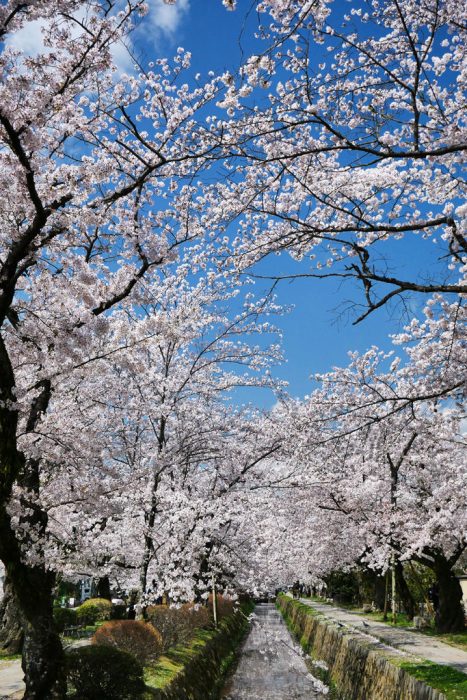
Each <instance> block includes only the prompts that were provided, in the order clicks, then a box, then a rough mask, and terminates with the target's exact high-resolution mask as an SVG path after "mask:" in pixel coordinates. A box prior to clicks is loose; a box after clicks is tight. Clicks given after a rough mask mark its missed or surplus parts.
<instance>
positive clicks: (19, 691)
mask: <svg viewBox="0 0 467 700" xmlns="http://www.w3.org/2000/svg"><path fill="white" fill-rule="evenodd" d="M89 643H90V642H89V639H81V640H79V641H77V642H72V644H70V645H67V646H72V647H82V646H86V645H87V644H89ZM23 675H24V674H23V669H22V668H21V659H13V660H12V661H7V660H6V659H4V660H0V700H21V698H22V697H23V694H24V689H25V685H24V681H23Z"/></svg>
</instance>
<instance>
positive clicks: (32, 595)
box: [0, 509, 66, 700]
mask: <svg viewBox="0 0 467 700" xmlns="http://www.w3.org/2000/svg"><path fill="white" fill-rule="evenodd" d="M0 532H1V540H0V555H1V558H2V561H3V562H4V564H5V568H6V574H7V576H8V578H9V579H10V582H11V586H12V587H13V590H14V594H15V598H16V602H17V605H18V608H19V611H20V617H21V624H22V627H23V630H24V644H23V661H22V667H23V671H24V674H25V683H26V692H25V694H24V700H63V698H65V693H66V681H65V670H64V655H63V648H62V644H61V641H60V637H59V635H58V633H57V631H56V629H55V625H54V620H53V606H52V600H53V596H52V592H53V589H54V585H55V574H54V573H53V572H51V571H47V570H46V569H45V568H44V567H42V566H40V565H37V566H27V565H26V564H25V563H24V562H23V561H22V557H21V549H20V547H19V544H18V541H17V539H16V536H15V533H14V531H13V529H12V527H11V523H10V519H9V515H8V513H7V512H6V509H0Z"/></svg>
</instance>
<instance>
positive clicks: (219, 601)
mask: <svg viewBox="0 0 467 700" xmlns="http://www.w3.org/2000/svg"><path fill="white" fill-rule="evenodd" d="M216 608H217V619H218V620H222V619H223V618H224V617H230V615H233V612H234V601H233V600H230V598H225V597H224V596H223V595H219V594H218V595H216ZM208 609H209V613H210V615H211V617H212V618H213V617H214V612H213V601H212V593H211V595H210V596H209V599H208Z"/></svg>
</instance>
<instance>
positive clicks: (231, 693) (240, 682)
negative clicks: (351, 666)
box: [222, 603, 325, 700]
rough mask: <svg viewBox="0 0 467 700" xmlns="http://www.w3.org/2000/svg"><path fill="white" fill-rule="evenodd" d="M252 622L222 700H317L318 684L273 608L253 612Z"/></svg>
mask: <svg viewBox="0 0 467 700" xmlns="http://www.w3.org/2000/svg"><path fill="white" fill-rule="evenodd" d="M255 616H256V618H255V620H254V622H253V626H252V629H251V632H250V633H249V635H248V637H247V640H246V642H245V644H244V646H243V650H242V655H241V657H240V661H239V664H238V667H237V670H236V671H235V673H234V675H233V677H232V678H231V679H230V681H229V682H228V683H227V685H226V687H225V688H224V692H223V694H222V698H223V700H318V699H320V698H324V697H325V696H324V695H323V694H321V693H320V692H319V687H320V683H319V681H316V679H314V678H313V677H312V676H311V674H310V673H309V672H308V670H307V667H306V665H305V661H304V660H303V657H302V656H301V655H300V653H299V651H296V650H295V649H294V646H295V645H294V643H293V641H292V638H291V636H290V634H289V632H288V630H287V627H286V626H285V623H284V621H283V619H282V615H280V613H279V612H278V611H277V610H276V608H275V606H274V605H273V604H269V603H264V604H261V605H257V606H256V608H255Z"/></svg>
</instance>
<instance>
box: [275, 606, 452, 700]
mask: <svg viewBox="0 0 467 700" xmlns="http://www.w3.org/2000/svg"><path fill="white" fill-rule="evenodd" d="M277 605H278V607H279V609H280V610H281V612H282V614H283V615H284V618H285V620H286V622H287V623H288V625H289V627H290V629H291V631H292V632H293V633H294V634H295V635H296V637H297V638H298V639H299V641H300V644H301V646H302V648H303V649H305V651H307V652H308V653H309V654H310V655H311V656H312V657H313V658H314V659H316V660H320V661H324V662H325V663H326V665H327V667H328V672H329V677H330V679H331V681H332V683H333V684H334V686H335V687H336V689H337V691H338V693H339V696H340V697H341V698H342V700H369V699H370V698H371V700H446V698H445V695H443V694H442V693H441V692H440V691H438V690H435V689H434V688H431V687H429V686H428V685H426V684H425V683H423V682H421V681H419V680H417V679H416V678H414V677H413V676H411V675H409V674H408V673H407V671H405V670H404V669H402V668H400V666H399V665H398V664H399V663H400V662H401V659H402V660H403V659H404V658H405V657H403V656H402V655H401V654H400V653H398V652H397V650H395V649H391V648H390V647H387V646H385V645H384V644H379V643H378V641H377V640H375V639H374V638H371V637H369V636H368V635H365V634H362V633H359V632H358V631H355V633H354V632H353V631H352V630H349V629H345V628H341V627H339V626H338V625H337V624H336V623H335V622H333V621H331V620H329V619H327V618H325V617H323V616H322V615H320V614H318V613H316V611H314V610H313V608H311V607H310V606H308V605H304V604H303V603H300V602H299V601H296V600H293V599H292V598H290V597H289V596H285V595H281V596H279V598H278V599H277Z"/></svg>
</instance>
